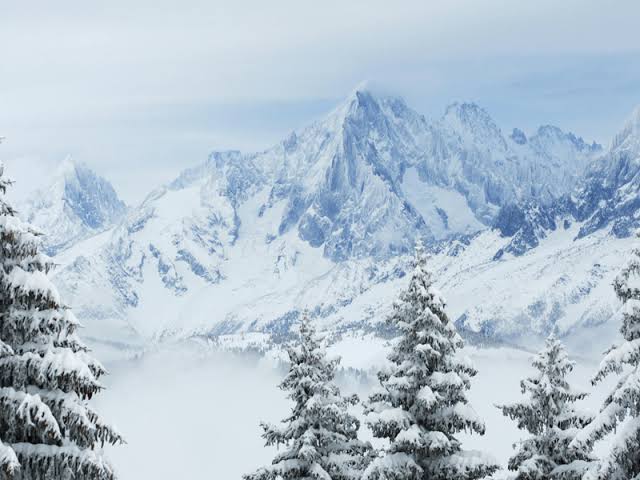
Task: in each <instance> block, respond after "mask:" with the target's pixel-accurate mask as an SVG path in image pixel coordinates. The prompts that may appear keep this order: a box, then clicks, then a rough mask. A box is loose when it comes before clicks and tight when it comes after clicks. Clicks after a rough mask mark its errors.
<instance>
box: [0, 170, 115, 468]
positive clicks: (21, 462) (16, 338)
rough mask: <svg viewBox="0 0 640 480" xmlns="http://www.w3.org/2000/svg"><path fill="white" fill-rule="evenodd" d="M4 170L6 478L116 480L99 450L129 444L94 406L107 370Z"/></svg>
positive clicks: (0, 247)
mask: <svg viewBox="0 0 640 480" xmlns="http://www.w3.org/2000/svg"><path fill="white" fill-rule="evenodd" d="M10 183H11V182H10V181H8V180H7V179H6V178H5V177H4V176H3V171H2V165H1V164H0V478H1V479H3V480H5V479H12V480H54V479H55V480H67V479H75V480H112V479H113V478H114V473H113V471H112V468H111V467H110V466H109V464H108V463H106V462H105V461H104V460H103V458H102V456H101V454H100V452H99V451H97V447H100V446H102V445H104V444H105V443H108V444H115V443H119V442H122V437H121V436H120V435H119V434H118V433H117V432H116V431H115V430H114V429H113V428H111V427H110V426H108V425H107V424H105V423H104V422H103V421H102V419H101V418H100V417H99V416H98V415H97V413H96V412H94V411H93V410H92V409H91V408H90V407H89V405H88V404H87V401H88V400H89V399H90V398H91V397H92V396H93V395H94V394H95V393H97V392H99V391H100V389H101V388H102V386H101V385H100V383H99V381H98V378H99V377H100V376H101V375H102V374H104V373H105V370H104V368H103V367H102V366H101V365H100V363H98V362H97V361H96V360H94V359H93V358H92V357H91V356H90V355H89V352H88V349H87V348H86V347H85V346H84V345H83V344H82V343H81V342H80V340H79V339H78V337H77V334H76V330H77V328H78V326H79V324H78V321H77V320H76V319H75V317H74V315H73V313H72V312H71V311H70V310H69V309H68V308H67V307H65V306H64V305H63V303H62V301H61V300H60V296H59V294H58V292H57V290H56V288H55V287H54V286H53V285H52V283H51V282H50V280H49V279H48V278H47V273H48V272H49V271H50V270H51V268H52V267H53V264H52V262H51V261H50V260H49V259H48V258H47V257H45V256H44V255H42V254H41V253H40V252H39V237H40V234H39V233H38V232H37V231H36V230H35V229H34V228H32V227H30V226H29V225H27V224H25V223H23V222H21V221H20V220H19V219H18V218H17V217H16V215H15V211H14V210H13V208H11V206H10V205H9V204H8V203H7V202H6V200H5V198H4V196H5V193H6V189H7V187H8V186H9V185H10Z"/></svg>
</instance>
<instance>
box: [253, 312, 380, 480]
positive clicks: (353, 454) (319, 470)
mask: <svg viewBox="0 0 640 480" xmlns="http://www.w3.org/2000/svg"><path fill="white" fill-rule="evenodd" d="M287 353H288V355H289V360H290V362H291V364H290V367H289V372H288V374H287V375H286V377H285V379H284V380H283V381H282V383H281V384H280V388H281V389H282V390H285V391H287V392H289V394H288V398H289V399H291V400H292V401H293V402H294V407H293V410H292V411H291V414H290V415H289V417H287V418H286V419H285V420H284V421H283V423H282V424H281V425H280V426H273V425H267V424H262V428H263V430H264V433H263V438H264V439H265V440H266V445H267V446H272V445H276V446H278V447H279V446H280V445H284V446H285V449H284V451H283V452H281V453H279V454H278V455H277V456H276V457H275V458H274V460H273V463H272V465H270V466H268V467H265V468H261V469H259V470H258V471H256V472H255V473H253V474H249V475H245V476H244V478H245V480H275V479H278V480H280V479H284V480H294V479H321V480H356V479H359V478H360V477H361V473H362V470H363V469H364V467H365V466H366V463H367V461H368V458H369V455H370V450H371V447H370V445H369V444H367V443H364V442H361V441H360V440H358V430H359V428H360V422H359V420H358V419H357V418H356V417H355V416H353V415H352V414H351V413H349V411H348V409H349V407H351V406H352V405H354V404H355V403H357V401H358V399H357V397H355V396H352V397H348V398H347V397H343V396H342V395H341V394H340V390H339V389H338V387H337V386H336V385H335V383H334V377H335V374H336V368H337V366H338V364H339V359H333V360H329V359H327V356H326V352H325V350H324V348H323V346H322V343H321V340H320V338H318V336H317V335H316V333H315V330H314V328H313V326H312V325H311V323H310V321H309V319H308V317H307V316H306V315H305V316H304V317H303V319H302V322H301V324H300V342H299V344H297V345H292V346H290V347H289V348H288V349H287Z"/></svg>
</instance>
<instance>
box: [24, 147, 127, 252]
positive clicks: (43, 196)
mask: <svg viewBox="0 0 640 480" xmlns="http://www.w3.org/2000/svg"><path fill="white" fill-rule="evenodd" d="M126 209H127V207H126V205H125V204H124V202H122V200H120V198H119V197H118V194H117V193H116V191H115V190H114V188H113V186H112V185H111V184H110V183H109V182H108V181H107V180H106V179H104V178H102V177H100V176H98V175H97V174H96V173H95V172H94V171H93V170H91V168H89V167H88V166H87V165H86V164H84V163H82V162H78V161H76V160H74V159H72V158H71V157H66V158H65V159H64V160H63V161H62V162H61V163H60V164H59V165H58V167H57V168H56V170H55V173H54V175H53V179H52V181H51V182H50V183H49V185H48V186H47V187H46V188H44V189H42V190H39V191H37V192H35V194H34V195H33V196H32V198H31V199H30V200H28V201H27V204H26V206H25V208H23V209H22V210H23V211H24V212H25V218H26V220H27V221H28V222H29V223H32V224H33V225H35V226H36V227H38V228H41V229H42V230H43V231H46V232H48V235H47V238H46V241H45V243H46V249H47V251H48V253H50V254H55V253H57V252H58V251H60V250H63V249H64V248H66V247H67V246H70V245H72V244H73V243H75V242H76V241H78V240H80V239H83V238H87V237H89V236H91V235H93V234H95V233H99V232H101V231H103V230H105V229H107V228H109V227H111V226H112V225H113V224H114V223H115V222H117V221H118V220H120V219H121V218H122V216H123V215H124V214H125V212H126Z"/></svg>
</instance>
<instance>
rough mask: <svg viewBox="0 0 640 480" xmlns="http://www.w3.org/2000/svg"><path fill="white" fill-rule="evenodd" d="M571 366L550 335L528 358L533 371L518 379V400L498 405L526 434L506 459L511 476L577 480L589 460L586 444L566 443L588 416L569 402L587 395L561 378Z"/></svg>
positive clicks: (529, 479)
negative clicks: (534, 371)
mask: <svg viewBox="0 0 640 480" xmlns="http://www.w3.org/2000/svg"><path fill="white" fill-rule="evenodd" d="M574 365H575V364H574V362H572V361H571V360H569V357H568V355H567V352H566V350H565V348H564V345H563V344H562V342H560V340H558V339H557V338H556V337H555V335H551V336H550V337H549V338H548V339H547V341H546V343H545V347H544V349H543V350H542V351H541V352H540V353H538V355H537V356H536V357H535V358H534V360H533V367H534V368H535V369H536V373H535V374H534V375H532V376H531V377H528V378H525V379H524V380H522V382H521V383H520V386H521V389H522V393H523V395H524V399H523V400H521V401H519V402H516V403H512V404H509V405H501V406H498V408H499V409H501V410H502V413H503V414H504V415H505V416H508V417H509V418H511V419H512V420H516V421H517V422H518V428H520V429H522V430H526V431H528V432H529V433H530V434H531V436H530V437H529V438H527V439H525V440H524V441H522V442H520V443H518V444H516V453H515V455H513V456H512V457H511V458H510V459H509V469H510V470H514V471H515V472H516V476H515V479H516V480H565V479H566V480H579V479H581V478H582V476H583V475H584V473H585V471H586V470H587V469H588V467H589V466H590V465H592V463H593V461H594V460H595V459H594V458H593V457H592V455H591V454H590V449H589V448H588V447H585V446H579V445H572V441H573V440H574V438H575V437H576V435H577V434H578V433H579V432H580V430H581V429H582V428H584V427H585V426H586V425H587V424H588V423H589V422H590V421H591V420H592V417H591V416H590V415H588V414H586V413H583V412H580V410H578V409H577V408H576V406H575V402H576V401H578V400H581V399H583V398H585V397H586V396H587V394H586V393H584V392H579V391H577V390H575V389H573V388H572V387H571V386H570V385H569V383H568V381H567V378H566V377H567V375H568V374H569V373H570V372H571V371H572V370H573V367H574Z"/></svg>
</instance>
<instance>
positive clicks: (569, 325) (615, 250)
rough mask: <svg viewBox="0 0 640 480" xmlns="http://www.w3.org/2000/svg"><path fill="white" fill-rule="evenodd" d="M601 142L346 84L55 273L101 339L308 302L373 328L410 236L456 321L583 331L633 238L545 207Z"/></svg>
mask: <svg viewBox="0 0 640 480" xmlns="http://www.w3.org/2000/svg"><path fill="white" fill-rule="evenodd" d="M630 143H631V142H630V141H627V143H625V144H630ZM615 145H618V144H617V143H616V142H614V147H613V149H615V148H619V146H618V147H616V146H615ZM625 148H626V147H625ZM613 149H612V150H613ZM600 155H603V154H602V149H601V147H600V146H598V145H596V144H587V143H585V142H584V141H583V140H582V139H580V138H578V137H576V136H575V135H574V134H570V133H564V132H562V131H561V130H560V129H558V128H555V127H548V126H546V127H541V128H540V129H538V130H537V131H536V132H534V133H533V134H532V135H530V136H529V137H527V135H526V134H525V133H524V132H522V131H520V130H517V129H516V130H514V131H513V132H512V133H511V134H510V135H509V136H505V135H503V133H502V131H501V130H500V128H498V126H497V125H496V123H495V122H494V121H493V120H492V119H491V117H490V116H489V115H488V113H487V112H486V111H484V110H483V109H481V108H480V107H478V106H477V105H474V104H453V105H451V106H450V107H449V108H448V109H447V111H446V112H445V114H444V115H443V117H442V118H440V119H438V120H436V121H433V122H430V121H427V120H426V119H425V118H424V117H423V116H421V115H419V114H418V113H416V112H415V111H413V110H411V109H410V108H409V107H408V106H407V105H406V104H405V103H404V101H402V100H400V99H397V98H379V97H376V96H374V95H373V94H371V93H370V92H366V91H358V92H355V93H354V94H353V95H351V96H350V97H349V98H348V99H347V100H346V101H345V102H343V103H342V104H341V105H339V106H338V107H337V108H336V109H335V110H334V111H333V112H331V113H330V114H329V115H328V116H327V117H326V118H324V119H323V120H320V121H318V122H316V123H314V124H312V125H310V126H309V127H307V128H304V129H302V130H299V131H296V132H293V133H291V134H290V135H289V136H287V138H286V139H285V140H283V141H282V142H280V143H279V144H277V145H276V146H274V147H273V148H271V149H268V150H266V151H263V152H258V153H253V154H243V153H240V152H233V151H232V152H215V153H213V154H211V156H210V157H209V159H208V160H207V161H206V162H205V163H203V164H201V165H199V166H196V167H194V168H190V169H187V170H185V171H184V172H183V173H182V174H180V175H179V176H178V177H177V178H176V180H175V181H173V182H171V183H170V184H168V185H166V186H163V187H160V188H158V189H156V190H155V191H153V192H152V193H151V194H149V196H148V197H147V198H146V200H145V201H144V202H143V203H142V204H141V205H140V206H138V207H136V208H134V209H131V210H130V211H129V212H128V213H127V215H126V216H125V217H124V218H123V220H122V221H121V222H119V223H118V224H117V225H116V226H115V227H113V228H112V229H110V230H108V231H105V232H103V233H101V234H99V235H95V236H93V237H91V238H88V239H86V240H84V241H82V242H79V243H76V244H75V245H73V246H72V247H71V248H68V249H66V250H65V251H63V252H61V253H60V254H59V255H58V256H57V261H58V263H60V264H61V268H59V269H58V271H57V273H56V275H57V278H56V281H57V283H58V284H59V285H60V286H61V289H62V290H63V292H64V293H65V298H66V299H67V300H68V302H69V303H70V304H71V305H72V306H73V307H74V308H75V311H76V313H77V314H78V316H79V317H80V318H81V319H83V321H84V323H85V324H87V326H88V332H87V333H88V335H89V336H93V337H94V338H97V339H101V340H103V341H104V340H110V341H123V342H134V341H148V340H149V339H161V338H165V337H175V336H179V337H184V336H193V335H198V336H206V337H217V338H226V337H221V336H225V335H232V336H233V338H236V339H237V338H239V337H238V336H239V335H241V336H245V337H246V338H254V337H255V336H257V337H258V338H263V337H264V336H274V335H275V336H276V337H277V336H278V335H279V334H286V333H287V331H288V328H289V326H290V324H291V323H292V322H293V321H295V320H296V318H297V315H298V313H299V312H300V310H302V309H304V308H307V309H309V310H310V311H311V313H312V315H313V316H314V317H315V318H316V319H317V321H318V322H320V323H321V324H322V325H323V326H325V327H326V328H330V329H331V331H333V332H334V333H335V334H336V335H339V334H341V333H344V332H347V331H358V332H375V333H377V334H381V333H383V332H384V325H383V324H382V323H381V321H382V319H383V318H384V313H385V311H386V309H387V308H389V306H390V305H391V302H392V300H393V298H394V296H395V294H396V293H397V291H398V289H399V288H400V287H401V286H402V284H403V281H404V274H405V271H406V267H407V262H408V256H407V253H408V252H409V251H410V249H411V247H412V245H413V243H414V241H415V240H416V239H417V238H421V239H422V240H425V241H427V242H428V243H429V244H430V245H432V248H433V250H434V252H435V256H434V259H433V264H434V266H435V268H436V269H437V278H438V279H439V280H438V281H439V284H440V286H441V288H442V289H443V290H444V292H445V294H446V296H447V297H448V298H449V300H450V302H451V303H450V312H451V314H452V316H453V317H454V318H455V319H456V321H457V323H458V325H459V327H460V328H461V329H462V330H463V331H464V332H465V334H466V335H468V336H470V337H475V338H482V339H484V340H491V341H493V340H496V339H497V340H504V339H509V340H515V341H517V339H518V338H519V337H521V336H527V335H536V334H540V335H545V334H546V333H547V332H548V331H549V330H550V329H551V328H553V327H554V325H557V326H558V327H559V328H560V329H561V331H562V332H564V333H567V332H573V331H575V330H577V329H578V330H580V329H585V328H593V327H594V326H595V325H599V324H603V323H606V322H607V321H609V319H610V317H611V314H612V312H613V311H614V310H615V300H614V298H613V293H612V292H610V291H609V290H611V288H610V282H611V279H612V276H613V275H614V274H615V272H616V270H617V268H618V267H619V264H620V263H621V259H622V258H623V257H624V251H625V249H627V248H629V245H630V240H629V239H626V238H621V239H615V238H612V237H610V236H609V235H608V232H607V231H606V230H599V231H597V232H595V233H593V234H589V235H580V232H581V231H582V229H583V228H584V226H585V225H586V223H585V222H584V221H581V220H580V219H579V218H577V217H574V215H573V214H574V213H575V212H573V210H571V209H572V208H574V207H575V202H573V200H572V201H571V202H569V204H567V205H570V206H566V208H567V209H568V210H571V212H570V213H568V214H567V215H568V216H567V218H566V219H565V218H564V217H561V216H560V214H559V213H558V211H559V210H558V208H559V207H558V205H562V204H563V202H565V203H566V202H567V200H566V199H567V198H569V199H572V198H573V197H571V193H572V192H573V191H574V189H575V185H576V184H577V183H579V179H580V178H581V176H582V175H583V173H584V171H585V169H587V168H588V165H590V164H591V163H592V162H594V161H595V159H596V158H598V157H599V156H600ZM610 155H611V151H608V152H607V153H606V154H604V155H603V156H602V158H605V157H607V156H610ZM597 161H598V162H603V161H604V160H602V159H600V160H597ZM591 168H594V167H591ZM590 171H591V170H590ZM575 208H578V207H575ZM565 220H566V221H565ZM493 224H495V225H496V226H497V227H498V228H497V229H496V230H492V229H491V228H490V227H491V225H493ZM525 226H526V229H524V230H523V228H524V227H525ZM525 230H526V231H525ZM519 234H520V236H519V237H518V235H519ZM532 235H533V237H534V238H535V242H534V243H535V244H531V242H530V240H531V239H530V237H531V236H532ZM578 237H579V238H578ZM603 245H607V248H606V249H603V248H602V247H603ZM520 285H521V286H520Z"/></svg>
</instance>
